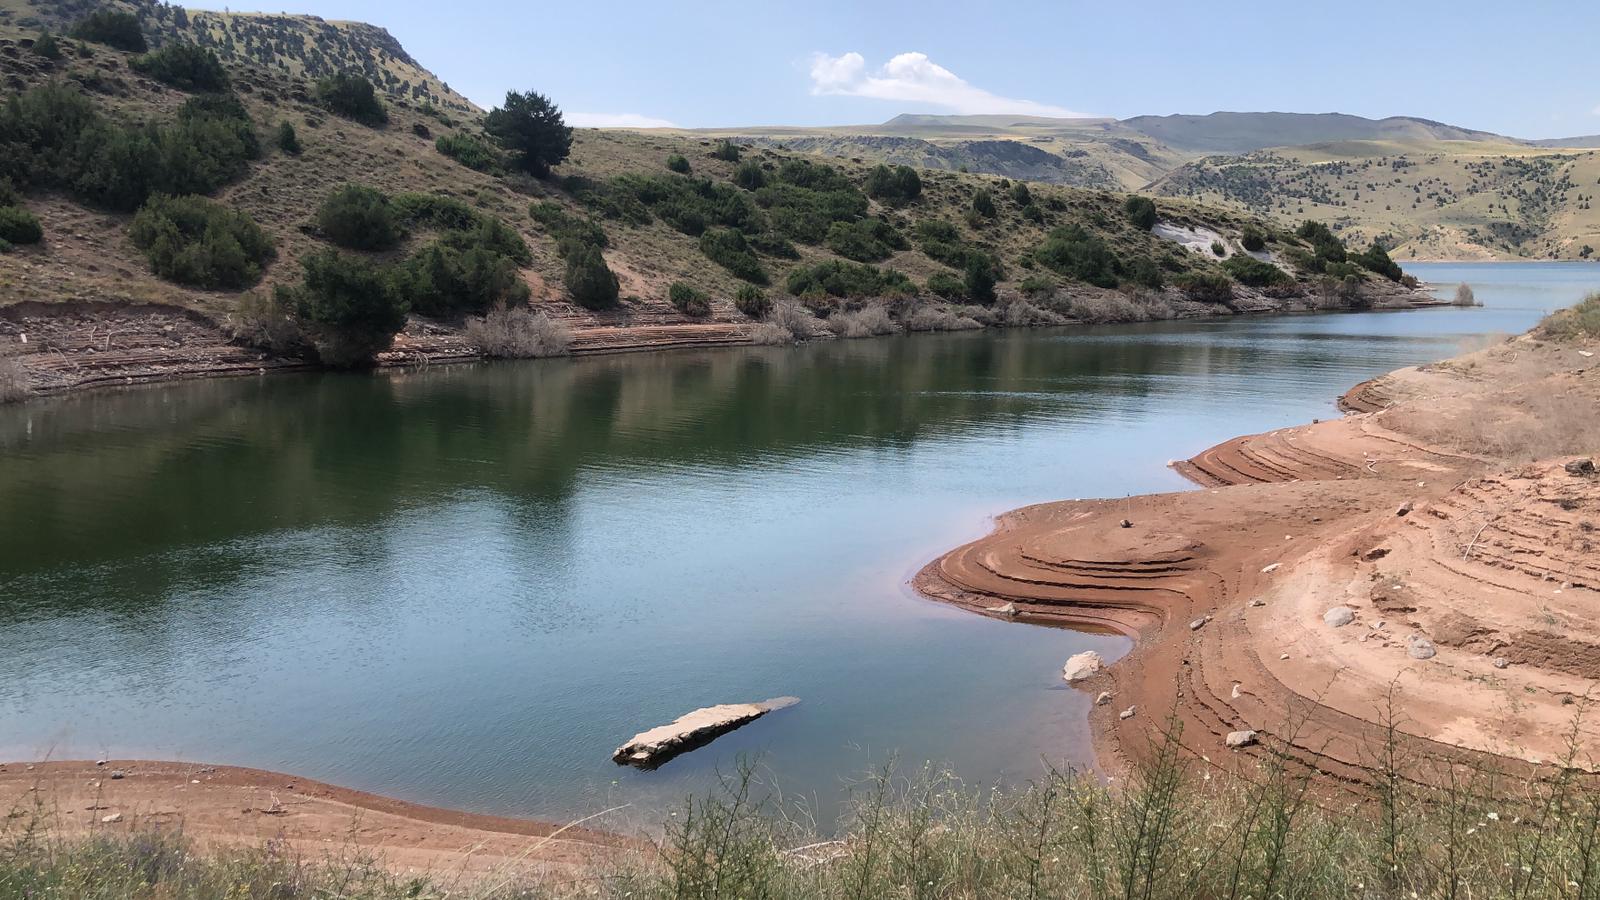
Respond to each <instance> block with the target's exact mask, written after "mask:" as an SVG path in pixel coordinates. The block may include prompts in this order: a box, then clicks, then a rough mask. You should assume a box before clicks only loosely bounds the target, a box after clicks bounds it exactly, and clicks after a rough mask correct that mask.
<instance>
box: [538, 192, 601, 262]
mask: <svg viewBox="0 0 1600 900" xmlns="http://www.w3.org/2000/svg"><path fill="white" fill-rule="evenodd" d="M528 215H529V216H531V217H532V218H533V220H534V221H535V222H538V223H539V225H540V226H541V227H542V228H544V230H545V232H546V233H547V234H549V235H550V236H551V237H552V238H555V240H556V246H557V249H558V250H559V249H560V247H561V245H562V244H566V243H569V242H570V243H577V244H591V245H593V246H595V247H607V246H610V241H609V240H608V239H607V237H606V232H605V229H604V228H601V227H600V223H599V222H596V221H595V220H593V219H589V218H580V217H578V216H575V215H573V214H572V213H569V212H567V210H566V209H565V208H564V207H562V206H561V204H559V203H556V202H554V201H552V200H545V201H543V202H541V203H535V204H533V205H532V206H530V207H529V208H528ZM562 255H563V256H565V255H566V254H562Z"/></svg>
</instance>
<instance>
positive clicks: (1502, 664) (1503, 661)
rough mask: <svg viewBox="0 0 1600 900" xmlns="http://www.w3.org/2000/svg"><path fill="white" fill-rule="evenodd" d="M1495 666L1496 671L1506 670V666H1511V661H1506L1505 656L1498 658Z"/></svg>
mask: <svg viewBox="0 0 1600 900" xmlns="http://www.w3.org/2000/svg"><path fill="white" fill-rule="evenodd" d="M1493 665H1494V667H1495V668H1496V669H1504V668H1505V667H1506V666H1509V665H1511V660H1509V659H1506V658H1505V657H1504V656H1496V657H1495V658H1494V662H1493Z"/></svg>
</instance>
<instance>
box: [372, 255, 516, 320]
mask: <svg viewBox="0 0 1600 900" xmlns="http://www.w3.org/2000/svg"><path fill="white" fill-rule="evenodd" d="M404 275H405V279H404V281H403V283H402V286H403V287H404V289H405V291H406V296H407V297H408V298H409V299H410V301H411V308H412V309H413V310H414V311H416V312H418V313H421V314H422V315H426V316H435V317H441V318H443V317H450V316H455V315H460V314H462V313H482V312H485V311H486V310H488V309H489V308H491V307H493V306H496V305H500V306H505V305H508V304H519V303H527V301H528V294H529V291H528V285H527V282H525V281H523V280H522V276H521V275H520V274H519V273H518V272H517V266H516V263H514V262H513V261H512V260H511V259H510V258H508V257H506V256H502V255H501V254H499V253H496V252H495V251H494V249H493V248H492V247H489V246H485V245H483V244H478V243H472V244H469V245H468V246H466V247H464V248H463V247H457V246H452V245H451V244H450V243H448V242H446V241H435V242H434V243H432V244H429V245H428V246H426V247H424V248H423V249H421V250H419V251H417V252H416V254H414V255H413V256H412V257H411V258H410V259H408V260H406V263H405V269H404Z"/></svg>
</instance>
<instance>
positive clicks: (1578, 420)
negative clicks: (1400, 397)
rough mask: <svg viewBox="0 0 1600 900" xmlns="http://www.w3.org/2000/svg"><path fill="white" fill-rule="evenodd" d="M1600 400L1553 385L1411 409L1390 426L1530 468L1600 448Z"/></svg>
mask: <svg viewBox="0 0 1600 900" xmlns="http://www.w3.org/2000/svg"><path fill="white" fill-rule="evenodd" d="M1596 406H1600V397H1595V396H1593V394H1592V393H1591V392H1589V391H1585V390H1579V389H1572V390H1560V389H1556V388H1554V387H1552V386H1551V385H1550V384H1549V382H1536V383H1535V384H1533V385H1530V386H1528V387H1526V388H1519V389H1517V390H1515V391H1508V392H1504V393H1500V394H1496V395H1492V396H1490V397H1485V398H1483V399H1481V400H1474V401H1472V402H1471V403H1470V404H1466V405H1443V404H1429V403H1409V404H1406V406H1405V415H1403V416H1397V417H1386V419H1387V421H1386V422H1385V424H1387V425H1389V426H1390V427H1392V428H1395V429H1396V430H1399V431H1404V432H1407V433H1409V434H1413V435H1416V436H1417V437H1419V438H1422V439H1423V440H1424V441H1427V442H1429V443H1434V444H1439V445H1441V446H1444V447H1448V448H1450V449H1453V450H1459V451H1462V452H1465V453H1473V454H1477V455H1480V456H1488V457H1492V458H1494V459H1499V460H1504V461H1506V462H1529V461H1532V460H1536V459H1548V458H1550V457H1553V456H1567V455H1570V454H1574V453H1592V452H1593V451H1594V449H1595V447H1600V419H1597V418H1596V417H1595V415H1594V410H1595V408H1596Z"/></svg>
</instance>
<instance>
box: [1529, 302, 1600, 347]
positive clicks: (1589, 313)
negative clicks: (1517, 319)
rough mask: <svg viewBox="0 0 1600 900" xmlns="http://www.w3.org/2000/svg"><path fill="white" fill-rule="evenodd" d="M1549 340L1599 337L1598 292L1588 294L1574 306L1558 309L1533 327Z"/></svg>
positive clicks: (1599, 311)
mask: <svg viewBox="0 0 1600 900" xmlns="http://www.w3.org/2000/svg"><path fill="white" fill-rule="evenodd" d="M1534 334H1535V335H1537V336H1538V337H1541V338H1544V339H1545V340H1550V341H1574V340H1588V339H1592V338H1596V337H1600V293H1594V294H1590V295H1589V296H1587V297H1585V298H1583V300H1582V301H1580V302H1579V303H1578V304H1577V305H1575V306H1570V307H1567V308H1566V309H1558V310H1556V311H1555V312H1553V313H1551V314H1550V315H1548V316H1546V317H1545V318H1544V321H1542V322H1540V323H1539V326H1538V327H1537V328H1535V329H1534Z"/></svg>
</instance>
